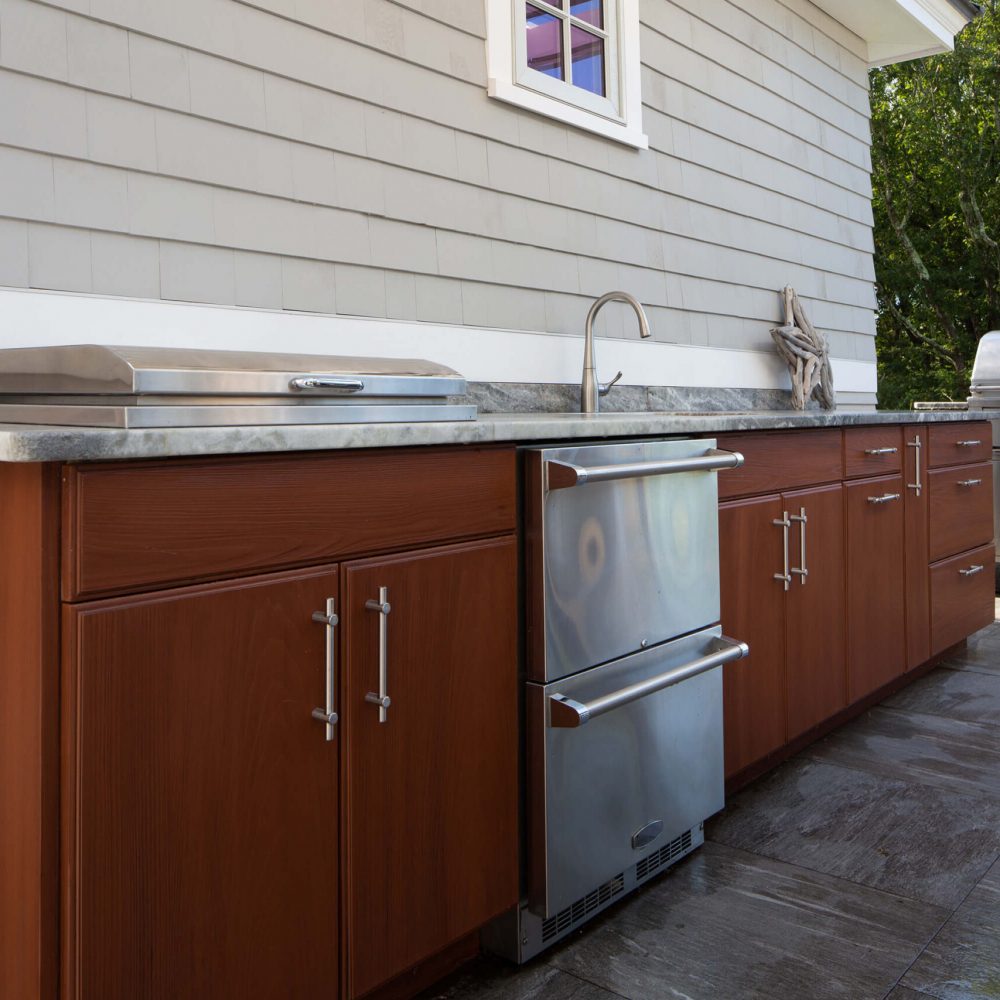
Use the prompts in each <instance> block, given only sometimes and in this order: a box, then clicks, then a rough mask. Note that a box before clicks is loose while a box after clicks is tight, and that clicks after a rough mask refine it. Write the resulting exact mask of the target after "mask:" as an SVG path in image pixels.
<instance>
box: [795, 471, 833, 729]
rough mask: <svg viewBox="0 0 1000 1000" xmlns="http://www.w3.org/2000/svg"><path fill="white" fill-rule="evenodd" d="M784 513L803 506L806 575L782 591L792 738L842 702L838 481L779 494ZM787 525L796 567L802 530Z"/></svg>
mask: <svg viewBox="0 0 1000 1000" xmlns="http://www.w3.org/2000/svg"><path fill="white" fill-rule="evenodd" d="M782 501H783V506H784V507H785V508H787V509H788V511H789V513H792V514H798V513H799V511H800V510H802V509H803V508H804V509H805V511H806V516H807V517H808V518H809V520H808V522H807V523H806V562H807V567H808V570H809V576H808V577H805V583H804V584H803V582H802V579H801V578H799V577H796V579H795V580H793V581H792V586H791V589H790V590H789V591H788V594H787V595H786V615H785V650H786V654H785V655H786V667H785V677H786V696H785V705H786V711H787V715H788V721H787V729H788V732H787V736H788V739H794V738H795V737H796V736H799V735H801V734H802V733H804V732H806V731H807V730H809V729H812V727H813V726H815V725H817V724H818V723H820V722H822V721H823V720H824V719H828V718H830V717H831V716H833V715H836V714H837V712H839V711H840V710H841V709H842V708H844V707H845V706H846V705H847V645H846V639H845V632H846V621H845V616H846V613H847V608H846V600H847V597H846V591H845V584H846V574H845V572H844V562H845V551H844V546H845V532H844V488H843V487H842V486H840V485H839V484H838V485H836V486H826V487H821V488H818V489H814V490H805V491H802V492H799V493H788V494H785V496H784V497H783V498H782ZM798 529H799V525H798V524H795V526H794V527H793V528H792V564H793V565H794V566H799V567H801V565H802V553H801V550H800V541H801V533H800V531H799V530H798Z"/></svg>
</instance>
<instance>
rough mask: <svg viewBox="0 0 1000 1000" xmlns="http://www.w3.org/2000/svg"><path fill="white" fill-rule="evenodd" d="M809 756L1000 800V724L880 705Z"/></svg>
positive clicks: (814, 747)
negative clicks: (993, 724)
mask: <svg viewBox="0 0 1000 1000" xmlns="http://www.w3.org/2000/svg"><path fill="white" fill-rule="evenodd" d="M803 756H805V757H810V758H812V759H813V760H822V761H825V762H827V763H828V764H837V765H840V766H842V767H854V768H860V769H862V770H865V771H870V772H871V773H873V774H878V775H882V776H883V777H886V778H892V779H896V780H899V781H904V782H907V783H910V784H913V783H916V784H922V785H935V786H936V787H938V788H943V789H946V790H950V791H957V792H966V793H972V794H983V795H989V796H991V797H993V798H995V799H998V800H1000V728H998V727H996V726H987V725H982V724H981V723H976V722H956V721H954V720H952V719H946V718H943V717H942V716H939V715H917V714H914V713H911V712H899V711H895V710H892V709H885V708H875V709H872V711H870V712H868V713H866V714H865V715H863V716H861V718H859V719H856V720H855V721H854V722H852V723H850V724H849V725H847V726H845V727H844V728H843V729H840V730H838V731H837V732H835V733H832V734H831V735H830V736H828V737H826V739H823V740H820V741H819V742H818V743H814V744H813V745H812V746H810V747H808V748H807V749H806V750H805V751H803Z"/></svg>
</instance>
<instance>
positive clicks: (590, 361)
mask: <svg viewBox="0 0 1000 1000" xmlns="http://www.w3.org/2000/svg"><path fill="white" fill-rule="evenodd" d="M609 302H624V303H626V304H627V305H630V306H631V307H632V308H633V309H634V310H635V315H636V317H637V318H638V320H639V335H640V336H641V337H642V338H643V339H645V338H646V337H649V336H651V334H650V330H649V320H648V319H646V313H645V312H644V310H643V308H642V306H641V305H639V302H638V300H637V299H636V298H635V297H634V296H632V295H629V293H628V292H608V294H607V295H602V296H601V297H600V298H599V299H598V300H597V301H596V302H595V303H594V304H593V305H592V306H591V307H590V312H589V313H587V329H586V333H585V335H584V342H583V382H582V383H581V385H580V412H581V413H599V412H600V409H601V396H606V395H607V394H608V393H609V392H611V387H612V386H613V385H614V384H615V383H616V382H617V381H618V380H619V379H620V378H621V377H622V373H621V372H619V373H618V374H617V375H616V376H615V377H614V378H613V379H612V380H611V381H610V382H608V383H607V384H605V383H602V382H598V381H597V367H596V365H595V364H594V320H595V319H597V314H598V313H599V312H600V311H601V310H602V309H603V308H604V307H605V306H606V305H607V304H608V303H609Z"/></svg>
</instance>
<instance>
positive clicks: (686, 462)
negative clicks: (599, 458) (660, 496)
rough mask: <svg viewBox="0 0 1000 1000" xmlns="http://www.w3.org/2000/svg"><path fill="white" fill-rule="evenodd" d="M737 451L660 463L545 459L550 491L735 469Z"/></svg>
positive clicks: (712, 452)
mask: <svg viewBox="0 0 1000 1000" xmlns="http://www.w3.org/2000/svg"><path fill="white" fill-rule="evenodd" d="M743 461H744V460H743V456H742V455H741V454H740V453H739V452H738V451H721V450H720V449H718V448H710V449H709V450H708V451H707V452H705V454H704V455H697V456H695V457H694V458H669V459H664V460H663V461H662V462H631V463H622V464H621V465H592V466H587V467H584V466H582V465H572V464H571V463H569V462H546V463H545V470H546V473H547V478H548V484H549V490H565V489H569V488H570V487H571V486H583V485H584V484H585V483H605V482H608V480H612V479H641V478H644V477H646V476H665V475H669V474H671V473H675V472H714V471H716V470H717V469H737V468H739V467H740V466H741V465H742V464H743Z"/></svg>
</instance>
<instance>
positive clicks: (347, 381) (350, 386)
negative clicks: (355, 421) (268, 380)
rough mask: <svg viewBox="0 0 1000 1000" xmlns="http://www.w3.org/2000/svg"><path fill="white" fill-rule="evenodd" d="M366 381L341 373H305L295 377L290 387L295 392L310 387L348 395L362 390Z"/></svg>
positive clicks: (289, 384)
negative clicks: (341, 374) (346, 376)
mask: <svg viewBox="0 0 1000 1000" xmlns="http://www.w3.org/2000/svg"><path fill="white" fill-rule="evenodd" d="M364 387H365V383H364V382H363V381H362V380H361V379H359V378H344V377H343V376H340V375H303V376H301V377H300V378H293V379H292V380H291V381H290V382H289V383H288V388H289V389H291V390H293V391H294V392H304V391H306V390H309V389H325V390H326V391H327V392H332V393H338V394H343V395H348V394H350V393H352V392H361V391H362V390H363V389H364Z"/></svg>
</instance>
